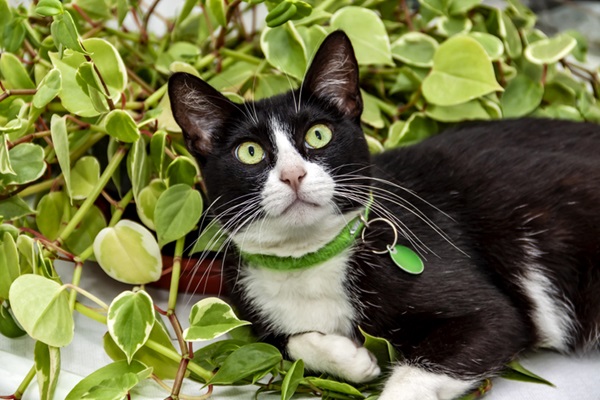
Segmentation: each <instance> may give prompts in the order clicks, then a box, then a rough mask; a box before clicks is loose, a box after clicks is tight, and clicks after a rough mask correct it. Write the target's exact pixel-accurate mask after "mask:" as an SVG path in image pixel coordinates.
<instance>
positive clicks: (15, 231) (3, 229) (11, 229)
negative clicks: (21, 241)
mask: <svg viewBox="0 0 600 400" xmlns="http://www.w3.org/2000/svg"><path fill="white" fill-rule="evenodd" d="M5 233H8V234H9V235H10V236H12V237H13V239H14V240H17V238H18V237H19V233H20V230H19V228H17V227H16V226H14V225H11V224H0V240H2V238H3V237H4V234H5Z"/></svg>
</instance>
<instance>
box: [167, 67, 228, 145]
mask: <svg viewBox="0 0 600 400" xmlns="http://www.w3.org/2000/svg"><path fill="white" fill-rule="evenodd" d="M169 99H170V101H171V110H172V112H173V117H174V118H175V121H176V122H177V124H178V125H179V126H180V127H181V130H182V131H183V137H184V138H185V141H186V144H187V147H188V149H189V150H190V151H191V152H192V153H194V154H196V155H199V156H204V155H206V154H208V153H209V152H210V150H211V148H212V145H211V144H212V140H213V138H214V137H215V135H216V134H217V133H218V132H219V130H220V129H221V128H222V127H223V124H224V123H225V121H226V120H227V118H228V117H229V116H230V115H231V113H232V112H233V111H234V110H235V104H233V103H232V102H231V101H229V99H227V98H226V97H225V96H223V95H222V94H221V93H219V92H218V91H217V90H216V89H215V88H213V87H212V86H210V85H209V84H208V83H206V82H204V81H203V80H202V79H200V78H197V77H196V76H194V75H192V74H188V73H185V72H177V73H175V74H173V75H171V77H170V78H169Z"/></svg>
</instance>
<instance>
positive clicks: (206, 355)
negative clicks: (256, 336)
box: [192, 339, 247, 381]
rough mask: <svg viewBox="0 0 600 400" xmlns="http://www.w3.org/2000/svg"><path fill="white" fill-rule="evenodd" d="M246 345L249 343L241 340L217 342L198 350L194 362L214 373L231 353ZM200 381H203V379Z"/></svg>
mask: <svg viewBox="0 0 600 400" xmlns="http://www.w3.org/2000/svg"><path fill="white" fill-rule="evenodd" d="M245 344H247V342H243V341H240V340H232V339H226V340H217V341H216V342H213V343H210V344H208V345H206V346H203V347H201V348H199V349H198V350H196V351H195V352H194V358H193V360H194V362H196V363H197V364H198V365H200V366H201V367H202V368H205V369H207V370H209V371H213V370H215V369H217V368H219V367H220V366H221V365H223V363H224V362H225V360H226V359H227V357H229V355H230V354H231V353H233V352H234V351H236V350H237V349H239V348H240V347H242V346H244V345H245ZM192 376H194V375H192ZM200 380H201V381H202V379H200Z"/></svg>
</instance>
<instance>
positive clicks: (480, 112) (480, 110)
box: [425, 99, 490, 122]
mask: <svg viewBox="0 0 600 400" xmlns="http://www.w3.org/2000/svg"><path fill="white" fill-rule="evenodd" d="M425 115H427V116H428V117H430V118H432V119H434V120H436V121H440V122H461V121H472V120H487V119H490V115H489V113H488V112H487V111H486V108H485V107H484V106H483V105H482V104H481V102H480V99H475V100H471V101H467V102H466V103H462V104H457V105H454V106H436V105H433V104H431V105H429V106H428V107H427V109H426V110H425Z"/></svg>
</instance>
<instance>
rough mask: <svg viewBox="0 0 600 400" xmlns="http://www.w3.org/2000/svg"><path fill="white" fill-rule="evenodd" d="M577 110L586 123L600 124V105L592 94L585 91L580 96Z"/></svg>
mask: <svg viewBox="0 0 600 400" xmlns="http://www.w3.org/2000/svg"><path fill="white" fill-rule="evenodd" d="M577 108H578V109H579V111H580V112H581V115H583V117H584V118H585V119H586V121H590V122H595V123H597V124H600V104H598V101H597V100H596V98H595V97H594V96H593V95H592V94H591V93H589V92H587V91H585V92H582V93H580V94H579V97H578V98H577Z"/></svg>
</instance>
